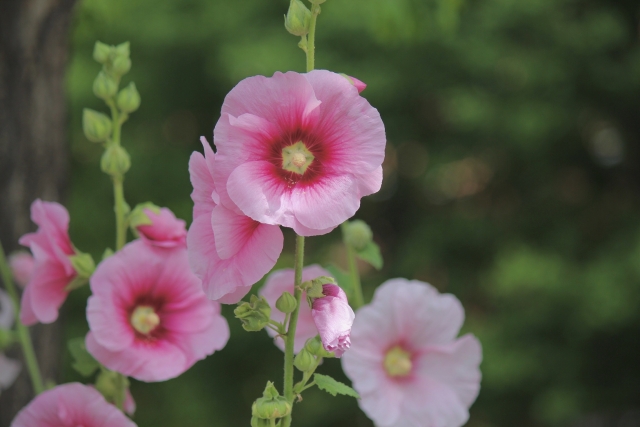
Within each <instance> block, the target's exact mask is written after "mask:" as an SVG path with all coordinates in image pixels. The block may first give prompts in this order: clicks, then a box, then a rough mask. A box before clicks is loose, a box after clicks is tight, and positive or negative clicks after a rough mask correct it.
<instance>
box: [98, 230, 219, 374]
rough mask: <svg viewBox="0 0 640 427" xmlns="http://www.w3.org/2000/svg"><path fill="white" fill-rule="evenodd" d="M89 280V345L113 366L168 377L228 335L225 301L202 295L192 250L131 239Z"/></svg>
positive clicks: (184, 367) (199, 357)
mask: <svg viewBox="0 0 640 427" xmlns="http://www.w3.org/2000/svg"><path fill="white" fill-rule="evenodd" d="M90 284H91V291H92V292H93V295H92V296H91V297H89V302H88V305H87V320H88V322H89V327H90V329H91V331H90V332H89V334H88V335H87V338H86V346H87V350H88V351H89V353H91V355H93V357H95V358H96V360H98V361H99V362H100V363H102V364H103V365H104V366H106V367H107V368H109V369H111V370H114V371H117V372H120V373H122V374H124V375H127V376H131V377H133V378H136V379H138V380H141V381H148V382H150V381H163V380H167V379H169V378H174V377H176V376H178V375H180V374H182V373H183V372H184V371H186V370H187V369H189V368H190V367H191V366H192V365H193V364H194V363H195V362H196V361H198V360H201V359H204V358H205V357H206V356H208V355H210V354H213V352H214V351H215V350H220V349H221V348H223V347H224V346H225V344H226V343H227V340H228V339H229V326H228V325H227V321H226V320H225V319H224V318H223V317H222V316H221V315H220V306H219V304H217V303H215V302H212V301H209V300H208V299H207V298H206V296H205V294H204V293H203V292H202V288H201V285H200V280H199V279H198V278H197V277H196V276H195V275H194V274H193V273H192V272H191V271H190V269H189V264H188V261H187V251H186V249H183V248H175V249H170V250H167V249H161V248H154V247H152V246H150V245H147V244H146V243H145V242H142V241H140V240H137V241H134V242H131V243H129V244H127V245H126V246H125V247H124V248H123V249H122V250H120V251H118V252H116V254H115V255H112V256H111V257H109V258H107V259H106V260H104V261H102V263H100V265H99V266H98V268H97V269H96V271H95V273H94V274H93V276H92V277H91V282H90Z"/></svg>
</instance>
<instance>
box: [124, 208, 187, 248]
mask: <svg viewBox="0 0 640 427" xmlns="http://www.w3.org/2000/svg"><path fill="white" fill-rule="evenodd" d="M144 213H145V215H147V217H148V218H149V220H150V221H151V224H143V225H139V226H137V227H136V230H137V231H138V234H139V235H140V238H141V239H142V240H144V241H145V242H147V243H149V244H151V245H153V246H158V247H160V248H175V247H176V246H184V245H185V244H186V240H187V229H186V227H185V225H186V223H185V222H184V221H183V220H181V219H178V218H176V216H175V215H174V214H173V212H171V210H169V209H168V208H161V209H160V212H159V213H155V212H154V211H152V210H151V209H144Z"/></svg>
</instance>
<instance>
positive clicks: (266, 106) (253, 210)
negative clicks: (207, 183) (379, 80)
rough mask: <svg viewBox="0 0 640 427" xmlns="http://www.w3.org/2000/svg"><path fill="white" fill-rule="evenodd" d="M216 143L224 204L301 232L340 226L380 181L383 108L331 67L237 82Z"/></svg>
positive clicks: (319, 231)
mask: <svg viewBox="0 0 640 427" xmlns="http://www.w3.org/2000/svg"><path fill="white" fill-rule="evenodd" d="M214 143H215V145H216V147H217V148H218V152H217V154H216V160H215V164H216V168H215V171H214V181H215V186H216V190H217V193H218V194H219V195H220V201H221V203H222V204H223V205H224V206H225V207H226V208H227V209H230V210H232V211H234V212H237V213H240V212H241V213H244V214H245V215H247V216H249V217H251V218H253V219H254V220H256V221H259V222H261V223H263V224H278V225H283V226H285V227H291V228H293V229H294V230H295V231H296V233H298V234H300V235H303V236H313V235H319V234H325V233H328V232H329V231H331V230H332V229H333V228H335V227H337V226H338V225H340V224H341V223H342V222H344V221H345V220H346V219H347V218H349V217H351V216H352V215H353V214H354V213H355V212H356V211H357V210H358V208H359V206H360V199H361V198H362V197H363V196H367V195H369V194H372V193H375V192H376V191H378V190H379V189H380V185H381V183H382V167H381V164H382V161H383V159H384V149H385V143H386V140H385V133H384V125H383V124H382V120H381V119H380V114H379V113H378V111H377V110H376V109H375V108H373V107H371V105H370V104H369V103H368V102H367V100H366V99H364V98H362V97H361V96H360V95H359V94H358V90H357V89H356V87H354V86H353V85H352V84H351V83H350V82H349V81H348V80H347V79H345V78H344V77H343V76H341V75H340V74H336V73H332V72H329V71H326V70H314V71H311V72H310V73H307V74H298V73H294V72H288V73H285V74H282V73H275V74H274V75H273V77H271V78H267V77H263V76H255V77H249V78H247V79H245V80H243V81H241V82H240V83H238V85H236V87H234V88H233V89H232V90H231V92H229V94H228V95H227V97H226V98H225V101H224V105H223V106H222V117H220V119H219V120H218V123H217V124H216V127H215V130H214Z"/></svg>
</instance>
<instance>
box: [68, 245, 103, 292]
mask: <svg viewBox="0 0 640 427" xmlns="http://www.w3.org/2000/svg"><path fill="white" fill-rule="evenodd" d="M69 260H70V261H71V265H73V268H74V270H76V273H77V276H76V277H75V278H74V279H73V280H72V281H71V283H69V284H68V285H67V286H66V288H65V289H66V290H67V291H71V290H73V289H77V288H79V287H80V286H83V285H84V284H86V283H87V282H88V281H89V278H90V277H91V275H92V274H93V272H94V271H95V269H96V263H95V262H94V261H93V258H92V257H91V255H90V254H85V253H82V252H77V251H76V254H75V255H71V256H70V257H69Z"/></svg>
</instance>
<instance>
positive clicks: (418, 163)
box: [52, 0, 640, 427]
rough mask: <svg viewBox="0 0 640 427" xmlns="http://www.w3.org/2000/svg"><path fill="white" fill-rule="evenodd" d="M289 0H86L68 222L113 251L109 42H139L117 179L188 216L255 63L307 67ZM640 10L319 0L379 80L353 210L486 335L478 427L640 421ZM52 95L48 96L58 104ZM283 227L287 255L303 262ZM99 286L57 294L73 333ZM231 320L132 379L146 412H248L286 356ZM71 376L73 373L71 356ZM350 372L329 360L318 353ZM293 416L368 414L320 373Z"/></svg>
mask: <svg viewBox="0 0 640 427" xmlns="http://www.w3.org/2000/svg"><path fill="white" fill-rule="evenodd" d="M287 6H288V1H287V0H242V1H228V0H153V1H152V0H136V1H129V0H109V1H106V0H83V1H81V2H80V3H79V4H78V6H77V8H76V12H75V18H74V19H75V24H74V27H73V35H72V52H73V53H72V60H71V63H70V68H69V72H68V79H67V82H68V83H67V84H68V91H69V95H70V112H71V122H70V125H71V126H70V136H71V156H72V164H73V169H72V180H71V186H72V187H71V197H70V200H69V208H70V211H71V217H72V222H71V235H72V239H73V241H74V243H75V244H76V246H78V247H79V248H80V249H81V250H84V251H90V252H91V253H93V255H94V257H96V258H97V257H99V256H100V254H101V253H102V251H103V250H104V248H105V247H106V246H111V247H113V239H114V219H113V210H112V207H111V206H112V193H111V191H112V190H111V183H110V181H109V179H108V177H107V176H106V175H104V174H102V173H101V172H100V170H99V158H100V155H101V152H102V149H101V147H99V146H98V145H96V144H92V143H90V142H88V141H87V140H86V139H85V138H84V136H83V134H82V127H81V113H82V108H84V107H90V108H94V109H98V110H103V111H106V109H105V107H104V106H103V105H102V104H101V101H99V100H97V99H96V98H95V97H94V96H93V94H92V92H91V85H92V81H93V78H94V77H95V75H96V74H97V73H98V71H99V70H100V66H99V65H98V64H97V63H95V62H94V61H93V60H92V57H91V53H92V47H93V44H94V42H95V41H96V40H100V41H102V42H106V43H109V44H117V43H121V42H123V41H127V40H129V41H130V42H131V52H132V54H131V57H132V60H133V69H132V72H131V73H130V74H129V75H127V76H125V78H124V80H123V83H124V84H126V83H128V82H129V81H130V80H133V81H135V83H136V85H137V87H138V89H139V91H140V93H141V96H142V106H141V108H140V110H139V111H138V112H136V113H134V114H133V115H132V117H131V119H130V121H129V122H128V123H127V124H126V125H125V126H124V131H123V144H124V145H125V146H126V148H127V149H128V150H129V152H130V153H131V156H132V162H133V166H132V168H131V170H130V172H129V173H128V174H127V179H126V182H125V194H126V197H127V200H128V202H129V203H130V204H131V205H133V204H135V203H138V202H143V201H147V200H151V201H153V202H155V203H156V204H158V205H162V206H168V207H169V208H171V209H172V210H173V211H174V212H175V213H176V214H177V215H178V216H179V217H181V218H184V219H185V220H187V222H190V221H191V208H192V202H191V199H190V198H189V194H190V192H191V185H190V183H189V175H188V171H187V163H188V158H189V156H190V154H191V152H193V151H194V150H199V151H200V150H201V147H200V145H199V142H198V137H199V136H200V135H205V136H207V137H208V138H209V139H210V138H211V137H212V129H213V126H214V124H215V122H216V121H217V119H218V117H219V112H220V107H221V105H222V101H223V98H224V96H225V94H226V93H227V92H228V91H229V90H230V89H231V88H232V87H233V86H234V85H235V84H236V83H237V82H238V81H239V80H240V79H242V78H244V77H248V76H251V75H255V74H263V75H267V76H269V75H271V74H273V72H275V71H278V70H280V71H286V70H295V71H304V64H305V62H304V53H303V52H302V51H301V50H300V49H298V48H297V46H296V45H297V42H298V39H297V38H296V37H293V36H291V35H289V34H288V33H287V32H286V31H285V30H284V26H283V14H284V13H285V12H286V10H287ZM639 18H640V7H639V6H638V3H637V1H633V0H616V1H613V0H601V1H598V0H327V2H326V3H325V4H323V9H322V14H321V15H320V17H319V19H318V30H317V41H316V46H317V51H316V65H317V67H318V68H326V69H330V70H333V71H337V72H344V73H347V74H349V75H353V76H355V77H357V78H359V79H361V80H363V81H364V82H366V83H367V84H368V85H369V86H368V88H367V89H366V91H365V92H363V96H365V97H366V98H367V99H368V100H369V101H370V102H371V104H372V105H373V106H375V107H376V108H378V109H379V111H380V113H381V115H382V118H383V120H384V122H385V125H386V130H387V138H388V148H387V156H386V160H385V164H384V172H385V180H384V185H383V189H382V190H381V191H380V193H379V194H377V195H375V196H372V197H368V198H366V199H365V200H363V203H362V208H361V210H360V211H359V212H358V213H357V215H356V217H357V218H361V219H364V220H366V221H367V222H368V223H369V224H370V225H371V226H372V228H373V230H374V233H375V239H376V241H377V242H378V243H379V244H380V246H381V247H382V251H383V255H384V257H385V267H384V268H383V270H382V271H380V272H376V271H374V270H370V269H368V268H367V267H366V266H364V265H362V266H361V267H362V274H363V280H364V284H365V287H366V289H365V292H366V294H367V295H368V296H369V297H370V295H371V294H372V293H373V290H374V288H375V287H376V286H377V285H379V284H380V283H382V282H383V281H384V280H386V279H388V278H392V277H407V278H415V279H420V280H424V281H428V282H430V283H431V284H433V285H434V286H436V287H437V288H438V289H440V290H441V291H443V292H451V293H453V294H455V295H456V296H457V297H458V298H460V300H461V301H462V302H463V304H464V306H465V308H466V312H467V320H466V323H465V326H464V331H470V332H473V333H474V334H476V335H477V336H478V337H479V338H480V340H481V341H482V343H483V346H484V361H483V363H482V366H481V369H482V372H483V380H482V389H481V392H480V397H479V398H478V400H477V402H476V403H475V404H474V405H473V407H472V408H471V419H470V421H469V423H468V426H474V427H494V426H495V427H507V426H521V427H528V426H549V427H554V426H585V427H587V426H588V427H634V426H640V309H639V308H640V215H639V214H638V213H639V212H640V200H639V197H638V194H639V190H640V162H639V160H640V152H639V150H638V139H639V137H640V116H639V112H640V96H639V95H640V48H639V46H638V41H639V37H638V20H639ZM52 108H57V107H54V106H52ZM292 237H293V236H292V235H291V234H286V244H285V253H284V254H283V257H282V258H281V260H280V262H279V266H280V267H291V265H292V262H291V261H292V257H291V252H292V247H293V238H292ZM307 254H308V255H307V260H308V262H319V263H323V264H327V263H329V262H334V263H337V264H339V265H345V261H344V259H343V256H344V252H343V250H342V248H341V245H340V235H339V231H337V230H336V231H334V232H333V233H331V234H329V235H327V236H323V237H319V238H313V239H308V251H307ZM87 295H88V290H87V289H84V290H82V291H79V292H76V293H74V294H73V296H72V298H71V300H70V301H69V302H68V303H67V304H66V306H65V307H66V309H67V313H68V314H67V316H66V329H65V330H66V335H67V337H68V338H73V337H77V336H82V335H83V334H84V333H85V332H86V329H87V326H86V322H85V321H84V320H83V316H84V314H83V310H84V306H85V301H86V297H87ZM232 309H233V307H228V306H227V307H225V308H224V314H225V315H226V316H227V318H228V319H229V323H230V326H231V331H232V333H231V339H230V341H229V343H228V345H227V346H226V348H225V349H224V350H223V351H221V352H218V353H216V354H214V355H213V356H212V357H209V358H208V359H206V360H204V361H202V362H199V363H198V364H196V365H195V366H194V367H193V368H192V369H191V370H190V371H188V372H187V373H185V374H184V375H182V376H181V377H179V378H177V379H175V380H171V381H168V382H165V383H159V384H144V383H139V382H135V381H134V382H133V385H132V392H133V395H134V397H135V399H136V400H137V402H138V411H137V413H136V415H135V418H134V419H135V421H136V422H137V423H138V425H140V426H141V427H145V426H183V427H190V426H248V425H249V417H250V405H251V402H252V401H253V400H254V399H255V398H256V397H259V396H260V394H261V392H262V389H263V388H264V384H265V382H266V381H267V380H269V379H271V380H276V384H277V385H278V387H281V382H282V380H281V376H282V374H281V372H282V367H281V365H282V354H281V352H280V350H278V349H277V348H276V347H275V346H274V345H272V343H271V342H270V339H269V338H268V336H267V335H266V333H252V334H250V333H247V332H245V331H243V330H242V328H241V327H240V325H239V322H238V321H237V320H235V319H233V316H232ZM64 362H65V368H64V369H65V372H66V373H65V380H69V381H71V380H78V379H80V377H79V376H78V375H77V374H75V373H74V372H73V371H71V369H70V368H69V355H68V354H67V355H66V356H65V361H64ZM320 372H321V373H329V374H331V375H334V376H335V377H336V378H338V379H340V380H342V381H345V382H347V381H348V380H347V379H346V377H344V375H343V374H342V373H341V370H340V365H339V363H338V362H337V361H336V360H329V361H327V362H326V363H325V364H324V366H323V367H322V368H321V369H320ZM294 419H295V421H294V422H295V424H296V425H298V426H307V427H315V426H327V425H331V426H345V427H346V426H371V425H372V424H371V422H370V421H368V420H367V419H366V417H365V416H364V415H363V414H362V413H361V412H360V411H359V409H358V407H357V404H356V402H355V401H354V400H353V399H350V398H347V397H336V398H333V397H331V396H329V395H328V394H324V393H323V392H320V391H317V390H313V389H312V390H310V391H309V392H308V393H307V395H306V396H305V399H304V401H303V402H302V403H300V404H298V405H297V407H296V412H295V418H294Z"/></svg>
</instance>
